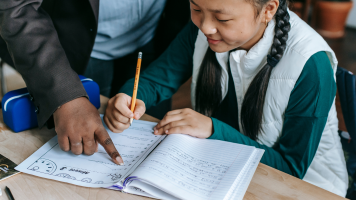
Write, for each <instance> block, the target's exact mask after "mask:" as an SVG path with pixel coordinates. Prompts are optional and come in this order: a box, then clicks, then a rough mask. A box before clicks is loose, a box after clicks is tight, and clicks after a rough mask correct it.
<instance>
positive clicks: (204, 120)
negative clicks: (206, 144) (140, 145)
mask: <svg viewBox="0 0 356 200" xmlns="http://www.w3.org/2000/svg"><path fill="white" fill-rule="evenodd" d="M154 130H155V131H154V134H155V135H162V134H174V133H181V134H186V135H190V136H193V137H197V138H208V137H210V136H211V135H212V134H213V133H212V132H213V122H212V120H211V118H210V117H207V116H205V115H202V114H200V113H198V112H196V111H194V110H192V109H190V108H185V109H179V110H173V111H170V112H168V113H167V114H166V115H165V116H164V118H163V119H162V120H161V121H160V122H159V123H158V124H157V125H156V127H155V128H154Z"/></svg>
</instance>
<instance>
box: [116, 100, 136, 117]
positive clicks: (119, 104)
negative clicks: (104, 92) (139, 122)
mask: <svg viewBox="0 0 356 200" xmlns="http://www.w3.org/2000/svg"><path fill="white" fill-rule="evenodd" d="M129 101H131V97H129V96H127V97H126V98H125V99H119V100H117V101H116V102H115V108H116V109H117V110H118V111H119V112H120V113H121V114H122V115H123V116H125V117H127V118H132V117H134V115H133V113H132V111H131V110H130V108H129V104H130V103H131V102H130V103H129V104H128V102H129Z"/></svg>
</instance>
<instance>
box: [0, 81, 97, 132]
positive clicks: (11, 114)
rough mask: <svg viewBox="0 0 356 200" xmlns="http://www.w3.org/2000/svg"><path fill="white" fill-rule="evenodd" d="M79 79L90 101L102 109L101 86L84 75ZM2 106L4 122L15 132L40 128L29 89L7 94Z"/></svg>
mask: <svg viewBox="0 0 356 200" xmlns="http://www.w3.org/2000/svg"><path fill="white" fill-rule="evenodd" d="M79 78H80V80H81V81H82V84H83V86H84V88H85V91H86V92H87V94H88V96H89V101H90V102H91V103H92V104H93V105H94V106H95V107H96V108H100V90H99V85H98V84H97V83H96V82H94V81H93V80H92V79H89V78H86V77H84V76H82V75H79ZM1 104H2V105H1V106H2V115H3V118H4V122H5V124H6V125H7V126H8V127H10V128H11V129H12V130H13V131H14V132H16V133H17V132H21V131H24V130H28V129H31V128H36V127H37V126H38V123H37V114H36V107H35V105H34V104H33V102H32V101H31V100H30V95H29V93H28V91H27V88H22V89H18V90H13V91H10V92H8V93H6V94H5V96H4V97H3V99H2V103H1Z"/></svg>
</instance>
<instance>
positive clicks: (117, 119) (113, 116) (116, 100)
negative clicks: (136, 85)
mask: <svg viewBox="0 0 356 200" xmlns="http://www.w3.org/2000/svg"><path fill="white" fill-rule="evenodd" d="M131 99H132V98H131V97H130V96H129V95H127V94H124V93H119V94H117V95H116V96H114V97H113V98H111V99H110V100H109V102H108V107H107V108H106V111H105V115H104V122H105V124H106V125H107V126H108V128H109V129H110V130H111V131H112V132H114V133H121V132H122V131H124V130H125V129H127V128H129V127H130V118H132V117H133V118H134V119H136V120H138V119H140V118H141V116H142V115H143V114H145V112H146V106H145V103H144V102H143V101H142V100H140V99H137V100H136V107H135V111H134V113H132V111H131V109H130V108H131Z"/></svg>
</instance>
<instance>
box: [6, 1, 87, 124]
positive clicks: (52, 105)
mask: <svg viewBox="0 0 356 200" xmlns="http://www.w3.org/2000/svg"><path fill="white" fill-rule="evenodd" d="M41 3H42V0H1V1H0V35H1V37H2V38H3V39H4V40H5V42H6V45H7V48H8V51H9V53H10V55H11V58H12V60H13V61H14V65H15V66H14V67H15V68H16V69H17V71H18V72H19V73H20V74H21V75H22V77H23V78H24V80H25V82H26V85H27V88H28V90H29V92H30V94H31V95H32V96H33V98H34V104H35V105H36V106H37V107H38V125H39V126H40V127H42V126H43V125H44V124H45V123H46V122H47V120H48V119H49V118H50V117H51V115H52V114H53V112H54V111H55V110H56V109H57V108H58V107H59V106H61V105H63V104H64V103H66V102H68V101H71V100H73V99H75V98H78V97H82V96H86V97H87V94H86V92H85V89H84V87H83V85H82V84H81V82H80V79H79V77H78V75H77V74H76V73H75V72H74V71H73V70H72V68H71V66H70V64H69V61H68V59H67V57H66V54H65V52H64V50H63V48H62V46H61V44H60V41H59V39H58V35H57V32H56V29H55V27H54V25H53V23H52V20H51V18H50V16H49V15H48V14H47V13H46V12H45V11H44V9H42V8H41V7H40V6H41Z"/></svg>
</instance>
